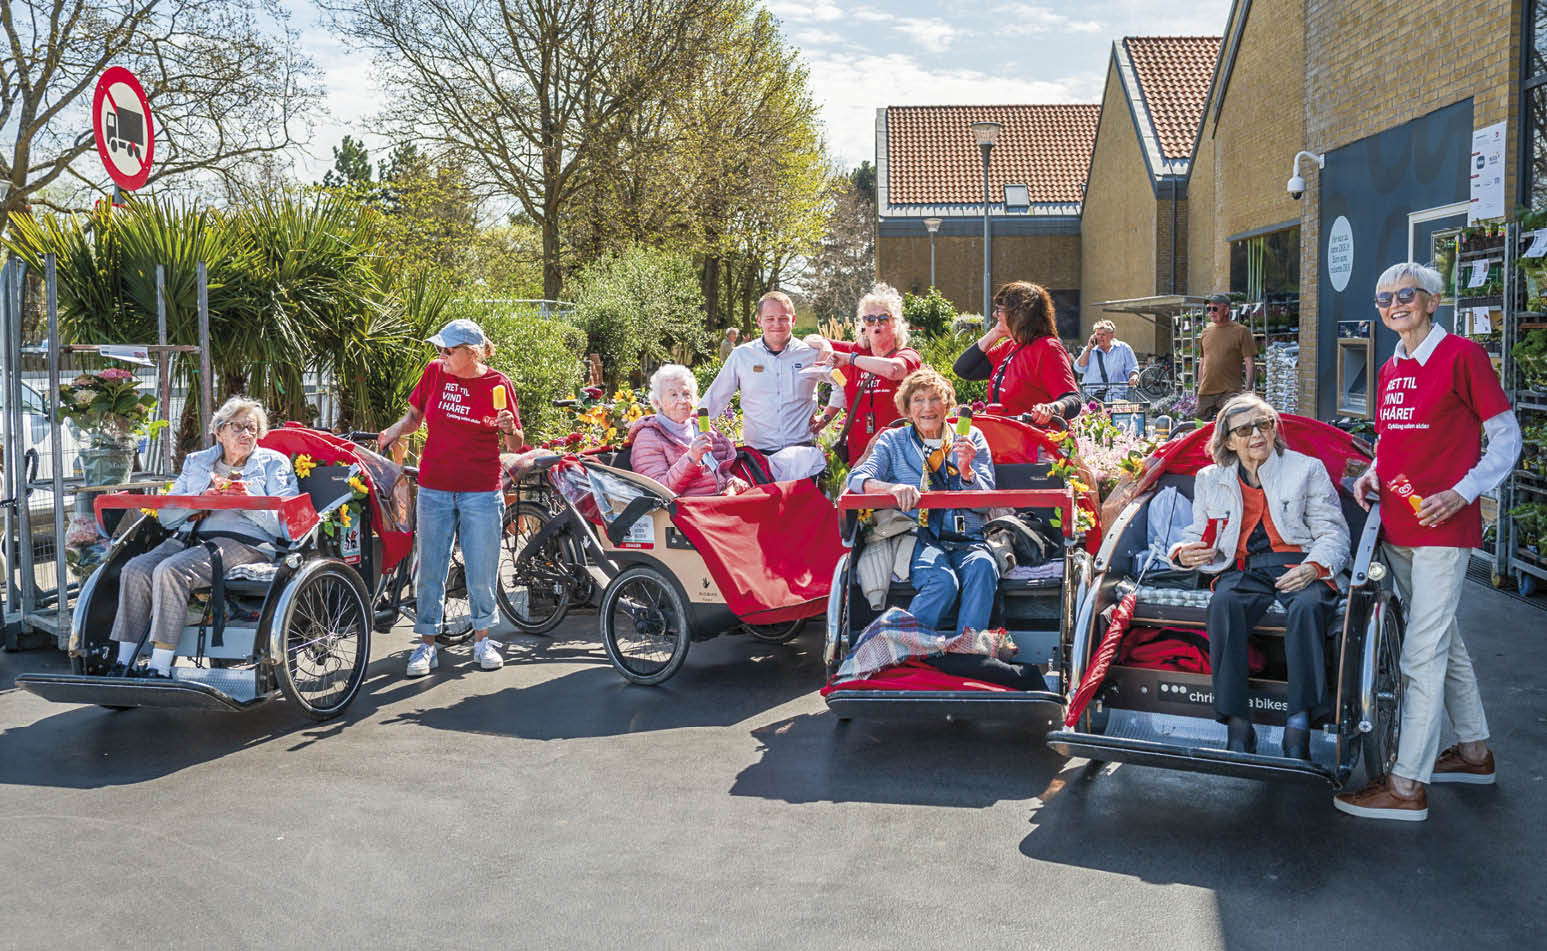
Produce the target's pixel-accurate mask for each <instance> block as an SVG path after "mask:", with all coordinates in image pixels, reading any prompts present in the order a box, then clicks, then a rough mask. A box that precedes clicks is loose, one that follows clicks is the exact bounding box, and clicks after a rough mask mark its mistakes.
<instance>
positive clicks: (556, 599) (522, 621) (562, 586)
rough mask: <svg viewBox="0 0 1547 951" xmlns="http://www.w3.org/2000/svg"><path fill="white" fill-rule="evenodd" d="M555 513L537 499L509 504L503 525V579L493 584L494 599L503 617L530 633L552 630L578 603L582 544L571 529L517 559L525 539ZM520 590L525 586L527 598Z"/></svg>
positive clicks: (501, 555)
mask: <svg viewBox="0 0 1547 951" xmlns="http://www.w3.org/2000/svg"><path fill="white" fill-rule="evenodd" d="M557 517H559V516H558V515H555V514H554V513H553V512H551V511H549V510H548V509H547V508H545V507H543V506H541V505H538V504H536V503H533V502H517V503H516V504H515V505H512V506H509V507H508V508H506V510H505V519H504V522H503V524H502V525H501V530H500V565H499V579H498V583H497V584H496V585H495V586H494V599H495V601H496V603H498V604H499V608H500V613H501V614H502V615H504V616H505V620H507V621H509V622H510V623H511V624H512V625H514V626H515V628H516V629H517V630H519V631H521V632H523V633H526V634H546V633H548V632H549V631H551V630H553V629H554V628H555V627H557V626H558V625H559V622H561V621H563V620H564V616H565V615H566V614H568V613H569V608H570V605H571V604H572V603H573V602H574V598H575V583H574V576H575V573H576V572H577V571H578V570H580V568H579V566H580V565H582V564H583V562H582V561H581V558H582V556H581V554H580V550H579V545H577V544H576V543H575V539H574V537H573V536H572V535H570V534H569V532H567V531H560V532H558V533H557V534H555V535H553V536H551V537H550V538H548V539H547V540H546V541H544V542H543V543H542V545H540V546H539V547H538V548H537V550H536V551H534V552H532V554H531V555H529V556H528V557H527V558H525V559H523V560H520V561H518V558H519V556H520V555H521V553H522V551H523V550H524V549H525V548H526V544H527V541H528V540H529V539H531V538H532V536H534V535H536V534H537V533H538V532H539V531H541V530H542V529H543V527H544V526H545V525H546V524H547V523H548V520H549V519H552V518H557ZM521 589H525V590H524V593H525V598H524V599H523V598H521V597H520V596H519V595H518V592H519V591H521ZM523 600H524V601H525V607H524V609H523V608H522V605H521V602H522V601H523Z"/></svg>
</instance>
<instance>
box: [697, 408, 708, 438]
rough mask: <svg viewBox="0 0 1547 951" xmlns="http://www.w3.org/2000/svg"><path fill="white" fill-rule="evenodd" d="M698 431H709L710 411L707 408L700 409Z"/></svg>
mask: <svg viewBox="0 0 1547 951" xmlns="http://www.w3.org/2000/svg"><path fill="white" fill-rule="evenodd" d="M698 431H699V432H701V433H707V432H708V431H709V411H708V410H706V409H701V410H699V411H698Z"/></svg>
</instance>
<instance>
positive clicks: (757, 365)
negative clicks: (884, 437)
mask: <svg viewBox="0 0 1547 951" xmlns="http://www.w3.org/2000/svg"><path fill="white" fill-rule="evenodd" d="M757 325H758V327H759V329H761V330H762V331H763V335H762V336H761V337H759V338H758V339H756V340H751V341H748V342H747V343H744V344H742V345H741V346H739V347H737V348H736V349H735V350H732V351H731V355H730V357H729V358H727V359H726V361H725V365H724V366H722V367H720V372H719V373H718V374H717V375H716V376H715V378H714V382H713V383H711V384H709V388H708V389H707V390H705V391H704V395H703V397H702V398H701V399H700V400H699V401H698V405H699V407H700V408H702V409H707V410H708V411H709V415H711V416H718V415H719V414H720V413H721V412H722V411H723V410H724V409H725V407H726V406H728V405H729V404H730V401H731V397H732V396H734V395H735V394H736V392H737V391H738V390H739V391H740V392H741V440H742V442H743V443H745V444H746V445H748V446H751V447H752V448H753V449H756V450H758V451H759V452H762V453H763V454H764V455H766V456H768V457H769V459H770V460H771V461H772V462H773V464H774V469H775V472H774V475H775V477H776V478H779V479H799V478H804V477H806V476H811V475H815V474H816V473H818V472H821V471H822V469H823V468H824V467H825V466H826V458H825V457H824V456H823V454H822V450H821V449H820V448H818V447H817V445H816V434H817V433H818V432H820V431H821V429H822V426H823V425H824V423H825V422H826V420H824V419H823V418H822V416H821V415H820V414H819V413H818V412H817V402H818V401H817V384H819V383H821V382H822V381H823V380H829V376H828V374H829V368H828V367H825V366H820V365H818V364H817V357H818V356H820V353H819V352H818V351H817V350H816V349H815V348H813V347H810V346H807V345H806V344H805V343H804V342H803V341H800V340H796V339H794V337H793V336H792V334H793V333H794V330H795V304H794V302H792V301H791V300H790V298H789V295H787V294H785V293H783V292H782V291H769V292H768V293H766V294H764V295H763V296H762V297H761V298H760V299H759V300H758V302H757ZM833 389H834V393H833V395H832V396H831V397H830V398H829V400H828V405H829V406H837V407H839V408H840V409H841V408H843V406H844V403H843V390H842V388H840V387H834V388H833Z"/></svg>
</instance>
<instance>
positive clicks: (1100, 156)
mask: <svg viewBox="0 0 1547 951" xmlns="http://www.w3.org/2000/svg"><path fill="white" fill-rule="evenodd" d="M1150 181H1151V180H1150V176H1149V172H1148V171H1147V168H1146V166H1145V164H1144V154H1143V153H1142V152H1141V151H1140V149H1139V139H1138V136H1137V135H1136V134H1135V132H1134V126H1133V113H1132V111H1131V110H1130V109H1129V108H1128V100H1127V97H1126V96H1125V95H1124V93H1123V84H1122V81H1121V80H1120V79H1119V78H1118V74H1117V67H1116V64H1115V63H1113V62H1110V61H1109V63H1108V66H1107V83H1106V92H1105V94H1104V95H1103V97H1102V103H1101V121H1100V123H1099V124H1098V125H1097V126H1096V145H1095V149H1094V150H1093V152H1092V154H1091V162H1090V178H1089V180H1088V183H1087V185H1086V188H1085V204H1084V206H1083V214H1082V215H1081V216H1080V235H1081V237H1082V238H1083V239H1084V249H1085V254H1084V255H1083V264H1082V266H1081V279H1080V289H1081V294H1080V327H1081V331H1082V333H1083V334H1084V335H1087V336H1088V335H1089V334H1090V328H1091V326H1092V325H1093V324H1094V323H1095V322H1096V321H1098V320H1104V319H1109V320H1111V321H1112V322H1113V323H1114V324H1116V325H1117V336H1118V337H1119V339H1122V340H1126V341H1128V343H1129V344H1130V345H1131V346H1132V347H1133V348H1134V350H1136V351H1138V352H1139V353H1141V354H1142V353H1149V352H1153V351H1154V350H1155V330H1154V327H1153V326H1152V325H1151V324H1150V323H1149V321H1146V320H1144V319H1143V318H1140V317H1130V316H1127V315H1124V314H1108V313H1104V312H1103V311H1102V310H1101V308H1100V307H1099V306H1098V305H1099V304H1100V303H1101V302H1102V301H1108V300H1125V299H1128V298H1132V297H1148V296H1150V295H1151V294H1154V293H1155V292H1156V290H1155V289H1156V287H1157V285H1156V282H1155V274H1156V270H1157V268H1158V260H1157V259H1158V257H1159V255H1158V254H1157V248H1156V233H1157V231H1158V230H1159V221H1158V218H1159V215H1158V214H1157V211H1156V205H1155V192H1154V188H1153V186H1152V185H1151V184H1150ZM1169 222H1170V203H1169V202H1167V214H1166V228H1167V231H1168V232H1169V228H1170V224H1169ZM1167 262H1168V265H1169V257H1168V258H1167Z"/></svg>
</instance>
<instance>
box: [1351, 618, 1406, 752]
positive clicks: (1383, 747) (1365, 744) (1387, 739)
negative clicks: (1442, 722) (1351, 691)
mask: <svg viewBox="0 0 1547 951" xmlns="http://www.w3.org/2000/svg"><path fill="white" fill-rule="evenodd" d="M1371 634H1373V636H1375V637H1376V638H1377V641H1376V644H1375V683H1374V690H1375V721H1374V723H1373V726H1374V729H1372V730H1371V731H1370V732H1368V733H1361V734H1359V754H1360V757H1361V758H1362V759H1363V760H1364V769H1365V774H1366V775H1367V776H1368V777H1369V778H1371V779H1374V778H1375V777H1377V776H1384V775H1386V774H1387V773H1389V772H1391V769H1392V767H1393V766H1395V765H1396V764H1397V740H1398V739H1399V738H1400V735H1401V731H1402V612H1401V608H1399V607H1398V606H1397V600H1396V599H1395V598H1390V599H1387V601H1386V603H1385V605H1384V607H1383V610H1382V611H1381V619H1380V625H1379V627H1377V628H1376V629H1375V630H1374V631H1372V632H1371Z"/></svg>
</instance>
